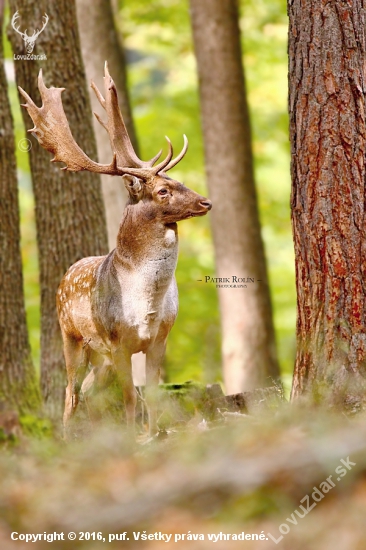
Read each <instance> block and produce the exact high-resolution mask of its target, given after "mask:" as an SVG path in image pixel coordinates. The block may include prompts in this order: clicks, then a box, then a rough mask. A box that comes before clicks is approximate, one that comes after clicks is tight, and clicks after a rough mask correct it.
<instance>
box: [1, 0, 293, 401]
mask: <svg viewBox="0 0 366 550" xmlns="http://www.w3.org/2000/svg"><path fill="white" fill-rule="evenodd" d="M118 26H119V29H120V31H121V32H123V36H124V41H125V47H126V50H127V59H128V74H129V87H130V95H131V101H132V107H133V113H134V119H135V124H136V128H137V133H138V138H139V142H140V148H141V156H142V158H151V157H152V156H153V155H154V154H155V153H156V152H157V150H158V149H159V148H160V147H161V146H163V144H164V141H165V140H164V135H165V134H167V135H169V137H170V139H171V140H172V142H173V144H174V147H175V149H176V150H179V148H180V147H181V146H182V143H183V138H182V134H183V133H185V134H187V136H188V138H189V144H190V147H189V152H188V154H187V156H186V157H185V159H184V161H182V162H181V163H180V164H179V170H174V171H172V177H175V178H176V179H179V180H181V181H183V182H184V183H185V184H186V185H187V186H188V187H192V188H193V189H195V190H196V191H198V192H200V193H202V194H206V193H207V190H206V185H205V173H204V163H203V144H202V135H201V127H200V112H199V97H198V89H197V76H196V67H195V58H194V53H193V47H192V39H191V31H190V23H189V5H188V1H187V0H184V1H182V0H124V1H123V3H120V6H119V16H118ZM241 29H242V40H243V52H244V63H245V70H246V78H247V87H248V96H249V104H250V109H251V119H252V129H253V150H254V155H255V172H256V182H257V189H258V196H259V206H260V218H261V223H262V234H263V239H264V242H265V247H266V255H267V259H268V267H269V277H270V285H271V292H272V301H273V306H274V322H275V328H276V338H277V346H278V354H279V360H280V364H281V371H282V374H283V380H284V384H285V388H286V389H287V390H288V388H289V386H290V383H291V376H292V370H293V363H294V356H295V318H296V294H295V282H294V254H293V245H292V236H291V225H290V209H289V196H290V173H289V164H290V154H289V141H288V118H287V15H286V3H285V2H284V1H283V0H244V1H241ZM96 47H97V45H96ZM5 51H6V57H7V58H8V59H7V61H6V69H7V74H8V77H9V83H10V92H9V93H10V99H11V104H12V108H13V116H14V121H15V130H16V143H18V142H19V140H20V139H21V138H22V137H24V128H23V124H22V119H21V114H20V108H19V101H18V96H17V93H16V90H15V84H14V76H13V70H12V62H11V58H12V53H11V50H10V46H9V44H8V43H6V45H5ZM101 70H102V67H101ZM212 116H214V113H213V114H212ZM17 160H18V168H19V187H20V205H21V231H22V255H23V265H24V283H25V295H26V309H27V319H28V327H29V332H30V339H31V345H32V353H33V358H34V362H35V364H36V365H37V366H38V364H39V285H38V263H37V247H36V234H35V222H34V202H33V195H32V188H31V181H30V174H29V165H28V157H27V153H24V152H22V151H21V150H20V149H19V148H17ZM209 224H210V219H209V216H207V217H204V218H199V219H194V220H190V221H185V222H182V223H181V224H180V227H179V233H180V255H179V262H178V268H177V281H178V288H179V298H180V311H179V315H178V319H177V321H176V324H175V326H174V328H173V330H172V332H171V334H170V336H169V339H168V349H167V355H166V361H165V372H166V378H167V381H174V382H183V381H185V380H188V379H194V380H199V381H202V382H205V383H208V382H214V381H217V380H221V367H220V326H219V310H218V300H217V295H216V289H215V288H214V287H211V286H209V285H204V284H203V283H199V282H197V279H202V278H203V277H204V275H213V274H214V271H215V266H214V254H213V246H212V242H211V236H210V225H209Z"/></svg>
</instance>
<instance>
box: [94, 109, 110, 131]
mask: <svg viewBox="0 0 366 550" xmlns="http://www.w3.org/2000/svg"><path fill="white" fill-rule="evenodd" d="M93 114H94V116H95V118H96V119H97V121H98V122H99V124H100V125H101V126H103V128H104V129H105V130H107V132H108V126H107V125H106V123H105V122H104V121H103V120H102V119H101V118H100V116H99V115H98V113H94V112H93Z"/></svg>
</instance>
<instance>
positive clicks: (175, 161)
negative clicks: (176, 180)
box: [164, 134, 188, 172]
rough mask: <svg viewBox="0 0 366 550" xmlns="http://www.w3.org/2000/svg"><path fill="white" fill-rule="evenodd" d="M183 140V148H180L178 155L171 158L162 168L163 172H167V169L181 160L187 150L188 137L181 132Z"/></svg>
mask: <svg viewBox="0 0 366 550" xmlns="http://www.w3.org/2000/svg"><path fill="white" fill-rule="evenodd" d="M183 140H184V145H183V149H182V150H181V152H180V153H179V155H178V156H177V157H175V159H173V160H171V161H170V162H169V164H168V165H167V166H166V167H165V170H164V171H165V172H167V171H168V170H171V169H172V168H173V167H174V166H175V165H176V164H178V162H180V161H181V160H182V158H183V157H184V155H185V154H186V152H187V150H188V138H187V136H186V135H185V134H183Z"/></svg>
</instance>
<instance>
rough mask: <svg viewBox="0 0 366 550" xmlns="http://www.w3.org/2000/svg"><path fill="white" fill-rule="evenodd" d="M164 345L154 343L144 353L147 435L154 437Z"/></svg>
mask: <svg viewBox="0 0 366 550" xmlns="http://www.w3.org/2000/svg"><path fill="white" fill-rule="evenodd" d="M165 347H166V343H165V341H164V342H155V344H154V346H153V347H152V348H151V349H150V350H148V351H147V353H146V396H145V397H146V405H147V412H148V416H149V435H150V436H153V435H155V434H156V433H157V432H158V431H159V430H158V426H157V398H158V386H159V379H160V367H161V364H162V361H163V358H164V354H165Z"/></svg>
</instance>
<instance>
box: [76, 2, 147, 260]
mask: <svg viewBox="0 0 366 550" xmlns="http://www.w3.org/2000/svg"><path fill="white" fill-rule="evenodd" d="M76 9H77V15H78V25H79V32H80V42H81V50H82V54H83V60H84V65H85V72H86V76H87V79H88V83H90V81H91V80H94V82H95V84H96V85H97V86H98V88H99V89H100V90H103V88H104V84H103V74H104V69H103V68H104V62H105V61H108V66H109V71H110V73H111V75H112V76H113V80H114V82H115V84H116V86H117V91H118V99H119V104H120V108H121V111H122V114H123V119H124V122H125V124H126V128H127V131H128V134H129V136H130V138H131V141H132V144H133V146H134V149H135V151H136V153H137V154H138V147H137V139H136V133H135V128H134V124H133V118H132V113H131V107H130V101H129V94H128V88H127V72H126V59H125V55H124V50H123V47H122V46H121V43H120V41H119V38H118V34H117V29H116V27H115V23H114V17H113V9H112V5H111V0H94V1H93V2H90V1H89V0H76ZM89 93H90V100H91V105H92V109H93V111H96V112H98V113H100V104H99V102H98V100H97V98H96V95H95V94H94V92H93V91H92V89H91V88H90V87H89ZM94 131H95V136H96V140H97V146H98V156H99V162H102V163H108V162H110V159H111V148H110V144H109V139H108V137H107V134H106V132H105V130H104V129H103V128H102V127H101V125H100V124H99V122H98V121H97V119H96V118H95V117H94ZM102 192H103V198H104V204H105V208H106V214H107V228H108V244H109V248H110V250H112V249H113V248H115V246H116V239H117V233H118V229H119V224H120V221H121V216H122V212H123V209H124V207H125V204H126V201H127V193H126V189H125V186H124V185H123V183H122V180H121V178H112V177H111V176H106V175H102Z"/></svg>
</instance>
